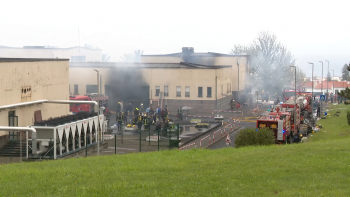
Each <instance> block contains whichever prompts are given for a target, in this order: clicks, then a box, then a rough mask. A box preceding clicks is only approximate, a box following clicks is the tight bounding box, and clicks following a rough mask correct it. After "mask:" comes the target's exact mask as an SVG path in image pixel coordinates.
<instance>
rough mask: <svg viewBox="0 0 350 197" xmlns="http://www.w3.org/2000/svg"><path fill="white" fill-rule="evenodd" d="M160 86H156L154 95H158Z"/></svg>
mask: <svg viewBox="0 0 350 197" xmlns="http://www.w3.org/2000/svg"><path fill="white" fill-rule="evenodd" d="M159 92H160V86H156V96H159Z"/></svg>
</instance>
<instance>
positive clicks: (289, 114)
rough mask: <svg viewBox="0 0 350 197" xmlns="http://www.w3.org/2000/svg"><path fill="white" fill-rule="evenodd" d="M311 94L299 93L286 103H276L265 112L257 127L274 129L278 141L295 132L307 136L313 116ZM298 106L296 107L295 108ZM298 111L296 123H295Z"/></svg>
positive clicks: (300, 135) (282, 140) (288, 137)
mask: <svg viewBox="0 0 350 197" xmlns="http://www.w3.org/2000/svg"><path fill="white" fill-rule="evenodd" d="M311 99H312V97H311V94H308V93H299V94H298V95H297V98H296V101H295V100H294V97H291V98H289V99H288V100H287V101H286V102H285V103H283V104H280V105H276V106H274V108H273V109H272V110H271V111H268V112H265V113H264V114H263V116H261V117H260V118H259V119H258V120H257V123H256V127H257V128H265V127H269V128H270V129H272V130H273V131H274V134H275V139H276V142H277V143H282V142H284V141H285V140H289V139H290V138H291V137H293V135H294V134H297V135H299V137H303V136H307V134H308V133H309V132H310V131H311V130H310V128H311V127H310V126H311V125H310V124H312V121H311V120H313V118H312V115H311V114H312V113H311ZM295 107H296V109H294V108H295ZM294 113H296V116H295V117H296V125H295V123H294Z"/></svg>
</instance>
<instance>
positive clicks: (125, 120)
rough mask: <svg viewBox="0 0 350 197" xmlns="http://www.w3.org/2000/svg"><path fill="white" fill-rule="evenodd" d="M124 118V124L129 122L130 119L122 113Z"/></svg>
mask: <svg viewBox="0 0 350 197" xmlns="http://www.w3.org/2000/svg"><path fill="white" fill-rule="evenodd" d="M122 117H123V121H124V123H126V122H127V121H128V118H127V116H126V113H124V112H122Z"/></svg>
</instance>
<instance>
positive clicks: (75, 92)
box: [74, 84, 79, 95]
mask: <svg viewBox="0 0 350 197" xmlns="http://www.w3.org/2000/svg"><path fill="white" fill-rule="evenodd" d="M78 90H79V89H78V84H74V95H79V91H78Z"/></svg>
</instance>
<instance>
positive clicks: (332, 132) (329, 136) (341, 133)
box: [310, 104, 350, 142]
mask: <svg viewBox="0 0 350 197" xmlns="http://www.w3.org/2000/svg"><path fill="white" fill-rule="evenodd" d="M327 109H328V110H329V111H328V112H327V113H328V116H327V119H320V120H319V121H318V122H317V124H321V126H322V127H323V128H322V129H321V130H320V132H317V133H315V134H312V135H313V136H311V137H310V141H311V142H316V141H322V140H336V139H350V126H349V125H348V122H347V118H346V111H347V110H350V105H344V104H340V105H332V104H328V108H327ZM337 111H340V113H339V116H334V114H336V112H337Z"/></svg>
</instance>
